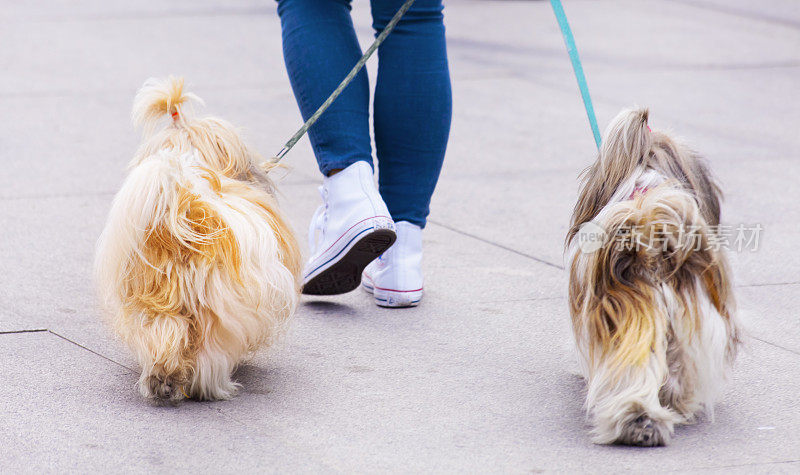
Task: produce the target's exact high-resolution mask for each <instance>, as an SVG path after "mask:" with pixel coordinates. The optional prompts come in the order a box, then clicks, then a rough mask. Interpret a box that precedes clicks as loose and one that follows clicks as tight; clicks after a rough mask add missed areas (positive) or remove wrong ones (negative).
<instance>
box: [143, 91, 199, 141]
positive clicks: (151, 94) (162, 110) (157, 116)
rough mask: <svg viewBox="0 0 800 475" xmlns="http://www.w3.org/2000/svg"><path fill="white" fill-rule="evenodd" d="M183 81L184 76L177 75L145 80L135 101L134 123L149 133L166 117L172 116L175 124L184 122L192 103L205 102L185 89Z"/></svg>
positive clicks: (146, 133)
mask: <svg viewBox="0 0 800 475" xmlns="http://www.w3.org/2000/svg"><path fill="white" fill-rule="evenodd" d="M183 83H184V81H183V78H181V77H175V76H169V77H167V78H166V79H158V78H150V79H148V80H147V81H145V82H144V84H143V85H142V87H141V88H140V89H139V91H138V92H137V93H136V98H135V99H134V101H133V111H132V114H131V117H132V119H133V125H134V126H136V127H142V128H143V129H144V131H145V135H148V134H149V133H150V132H152V131H153V130H154V129H155V127H156V126H157V125H158V123H159V122H160V121H161V119H163V118H164V117H170V116H171V117H172V120H173V122H174V123H175V124H178V125H180V124H182V123H183V121H184V119H185V116H186V114H191V112H192V111H191V107H190V105H191V104H192V103H198V104H201V105H202V104H203V100H202V99H200V98H199V97H197V96H196V95H195V94H192V93H191V92H186V91H185V90H184V84H183Z"/></svg>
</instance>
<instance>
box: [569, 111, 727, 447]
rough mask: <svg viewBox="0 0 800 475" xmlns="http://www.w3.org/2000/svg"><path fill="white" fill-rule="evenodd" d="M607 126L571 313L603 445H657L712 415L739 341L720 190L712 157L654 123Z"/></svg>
mask: <svg viewBox="0 0 800 475" xmlns="http://www.w3.org/2000/svg"><path fill="white" fill-rule="evenodd" d="M647 117H648V112H647V110H646V109H639V110H628V111H623V112H622V113H620V114H619V115H618V116H617V117H616V118H615V119H614V121H613V123H612V124H611V125H610V126H609V128H608V129H607V130H606V133H605V138H604V141H603V145H602V148H601V150H600V154H599V157H598V159H597V161H596V162H595V163H594V164H593V165H592V166H591V167H589V169H588V170H587V171H586V172H585V175H584V183H583V186H582V189H581V192H580V196H579V199H578V203H577V205H576V206H575V211H574V214H573V217H572V226H571V229H570V231H569V234H568V236H567V262H568V265H569V271H570V284H569V298H570V312H571V314H572V324H573V331H574V336H575V340H576V343H577V349H578V358H579V363H580V365H581V369H582V371H583V373H584V376H585V377H586V379H587V382H588V393H587V397H586V408H587V411H588V415H589V417H590V419H591V422H592V425H593V436H594V441H595V442H597V443H622V444H631V445H642V446H654V445H664V444H666V443H668V442H669V439H670V436H671V435H672V432H673V427H674V425H675V424H682V423H691V422H692V421H693V420H694V419H695V417H696V416H697V415H698V414H700V413H702V412H705V413H706V414H709V415H713V413H712V410H713V404H714V402H715V400H716V399H717V398H718V396H719V394H720V391H721V389H722V386H723V383H724V382H725V379H726V375H727V374H728V373H729V370H730V367H731V365H732V363H733V360H734V358H735V356H736V352H737V347H738V345H739V335H740V330H739V325H738V323H737V320H736V318H735V316H734V299H733V295H732V288H731V281H730V277H729V270H728V263H727V260H726V257H725V255H724V253H723V250H722V249H721V248H720V246H718V245H717V244H718V243H719V237H720V236H719V234H718V232H719V220H720V194H721V193H720V190H719V188H718V186H717V185H716V183H715V182H714V180H713V179H712V177H711V174H710V172H709V170H708V167H707V165H706V164H705V162H704V161H703V160H702V159H701V158H700V157H699V156H698V155H696V154H695V153H693V152H692V151H690V150H689V149H687V148H686V147H685V146H683V145H681V144H680V143H678V142H676V141H675V140H673V139H672V138H670V137H669V136H668V135H667V134H665V133H662V132H659V131H651V130H650V128H649V127H648V125H647Z"/></svg>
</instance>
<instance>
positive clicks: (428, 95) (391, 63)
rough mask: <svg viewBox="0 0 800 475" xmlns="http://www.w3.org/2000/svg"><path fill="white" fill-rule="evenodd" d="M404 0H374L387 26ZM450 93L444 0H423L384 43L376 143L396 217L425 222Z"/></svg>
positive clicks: (377, 17)
mask: <svg viewBox="0 0 800 475" xmlns="http://www.w3.org/2000/svg"><path fill="white" fill-rule="evenodd" d="M402 4H403V0H372V18H373V27H374V28H375V30H376V31H378V32H379V31H381V30H382V29H383V28H384V27H385V26H386V24H387V23H388V22H389V20H391V18H392V17H393V16H394V14H395V13H396V12H397V10H398V9H399V8H400V6H401V5H402ZM451 112H452V96H451V90H450V72H449V70H448V65H447V51H446V45H445V33H444V22H443V14H442V2H441V0H417V1H416V2H415V3H414V4H413V5H412V7H411V9H410V10H409V11H408V12H406V14H405V16H404V17H403V18H402V19H401V20H400V23H398V24H397V27H395V29H394V31H392V33H391V34H390V35H389V37H388V38H386V41H385V42H384V43H383V44H382V45H381V46H380V48H379V49H378V79H377V84H376V88H375V103H374V125H375V148H376V152H377V156H378V166H379V183H380V193H381V196H382V197H383V200H384V201H385V202H386V205H387V206H388V208H389V212H390V213H391V215H392V218H393V219H394V220H395V221H396V222H399V221H408V222H410V223H412V224H415V225H417V226H420V227H425V219H426V218H427V216H428V212H429V205H430V200H431V196H432V195H433V190H434V188H435V187H436V182H437V181H438V179H439V172H440V171H441V168H442V161H443V160H444V154H445V148H446V147H447V138H448V135H449V133H450V117H451Z"/></svg>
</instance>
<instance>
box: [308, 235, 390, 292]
mask: <svg viewBox="0 0 800 475" xmlns="http://www.w3.org/2000/svg"><path fill="white" fill-rule="evenodd" d="M396 239H397V234H396V233H395V232H394V230H392V229H386V228H383V229H373V230H371V231H369V232H367V233H366V234H364V235H363V236H361V237H358V238H356V239H354V240H353V242H351V243H350V245H348V246H347V247H345V248H344V249H343V250H342V251H341V254H342V257H341V258H340V259H338V260H337V261H335V262H334V263H333V264H331V265H330V266H329V267H328V268H326V269H324V270H323V271H321V272H320V273H319V274H317V275H316V276H314V277H312V278H311V279H309V280H308V281H307V282H306V283H305V285H303V294H305V295H338V294H344V293H347V292H350V291H352V290H355V289H356V288H357V287H358V286H359V284H360V283H361V273H362V272H363V271H364V269H365V268H366V267H367V265H368V264H369V263H370V262H372V261H374V260H375V259H377V258H378V256H380V255H381V254H383V253H384V252H385V251H386V250H387V249H389V248H390V247H391V246H392V244H394V241H395V240H396Z"/></svg>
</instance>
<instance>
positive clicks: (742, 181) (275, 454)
mask: <svg viewBox="0 0 800 475" xmlns="http://www.w3.org/2000/svg"><path fill="white" fill-rule="evenodd" d="M566 8H567V13H568V15H569V17H570V20H571V22H572V25H573V29H574V31H575V34H576V36H577V38H578V44H579V47H580V49H581V54H582V57H583V59H584V63H585V64H584V65H585V68H586V70H587V74H588V76H589V83H590V86H591V89H592V93H593V96H594V99H595V105H596V108H597V112H598V118H599V120H600V122H601V124H605V123H607V122H608V120H610V118H611V117H613V116H614V115H615V114H616V113H617V111H618V110H619V109H620V108H621V107H625V106H629V105H631V104H634V103H639V104H645V105H648V106H650V107H651V109H652V121H653V124H654V126H656V127H668V128H672V129H674V130H676V131H677V132H678V133H679V134H680V135H681V136H684V137H686V139H687V140H688V141H689V143H691V144H693V145H694V146H695V147H696V148H697V149H698V150H700V151H702V152H703V153H704V154H705V155H707V156H708V157H709V159H710V161H711V163H712V166H713V167H714V169H715V171H716V173H717V175H718V176H719V177H720V179H721V181H722V183H723V185H724V188H725V190H726V194H727V202H726V205H725V208H724V213H725V220H726V222H728V223H732V224H738V223H745V224H754V223H761V224H763V226H764V234H763V236H762V238H763V240H762V242H761V246H760V248H759V250H758V251H757V252H735V253H733V255H732V261H733V266H734V271H735V273H736V276H737V282H738V283H739V287H737V295H738V297H739V303H740V309H741V313H742V315H743V317H745V319H746V321H747V322H748V325H749V328H750V334H751V335H752V338H750V339H749V340H748V348H749V349H748V351H746V352H745V353H744V354H743V355H742V357H741V359H740V361H739V364H738V365H737V367H736V369H735V372H734V377H733V381H732V383H731V386H730V389H729V390H728V392H727V393H726V395H725V399H724V401H723V402H722V403H721V405H720V406H719V410H718V412H717V417H716V421H715V422H714V423H710V422H708V421H703V422H701V423H700V424H697V425H696V426H692V427H688V428H682V429H680V430H679V431H678V434H677V436H676V439H675V442H674V444H673V445H672V446H670V447H668V448H663V449H654V450H644V451H643V450H635V449H625V448H619V447H598V446H594V445H592V444H591V443H590V442H589V440H588V436H587V433H586V429H587V427H586V425H585V423H584V421H583V416H582V410H581V404H582V398H583V390H584V387H583V382H582V381H581V380H580V379H579V378H577V377H576V376H574V374H573V367H574V362H573V359H572V358H571V353H570V349H569V346H570V345H569V328H568V317H567V302H566V295H565V294H566V275H565V273H564V272H563V271H562V270H560V269H559V268H558V266H559V265H560V264H561V252H562V243H563V235H564V233H565V232H566V226H567V224H568V220H569V213H570V209H571V207H572V205H573V203H574V201H575V197H576V193H577V181H576V179H577V175H578V173H579V172H580V170H581V169H582V168H583V167H584V166H586V165H588V164H589V163H590V162H591V160H592V158H593V156H594V153H595V151H594V144H593V142H592V139H591V135H590V133H589V130H588V126H587V124H586V118H585V116H584V112H583V109H582V105H581V102H580V98H579V95H578V93H577V88H576V87H575V82H574V78H573V77H572V73H571V70H570V66H569V62H568V60H567V58H566V55H565V53H564V47H563V44H562V40H561V37H560V34H559V32H558V29H557V26H556V25H555V22H554V20H553V17H552V12H551V11H550V10H549V6H548V4H547V2H527V1H505V2H488V1H485V0H463V1H459V2H450V3H448V4H447V8H446V21H447V28H448V35H449V53H450V64H451V70H452V74H453V86H454V101H455V102H454V122H453V128H452V135H451V141H450V144H449V152H448V159H447V160H446V161H445V169H444V172H443V174H442V180H441V184H440V186H439V189H438V191H437V194H436V196H435V198H434V202H433V204H432V210H433V213H432V215H431V223H430V225H429V226H428V228H427V230H426V231H425V251H426V259H425V264H424V265H425V272H426V296H425V299H424V300H423V303H422V305H421V306H420V307H418V308H415V309H410V310H403V311H392V310H385V309H379V308H377V307H375V306H374V305H373V304H372V302H371V301H370V299H369V297H368V296H367V295H366V294H364V293H362V292H361V291H357V292H353V293H350V294H347V295H345V296H341V297H338V298H319V299H317V298H314V299H309V298H306V299H304V300H303V304H302V305H301V307H300V308H299V310H298V313H297V316H296V319H295V324H294V326H293V327H292V329H291V330H290V332H289V334H288V335H286V337H285V338H284V339H283V340H282V342H281V344H280V345H278V346H277V347H276V348H274V349H272V350H271V351H267V352H263V353H259V354H258V355H257V356H256V357H255V358H254V359H253V360H252V361H250V362H249V363H247V364H246V365H244V366H243V367H242V368H241V369H240V370H239V372H238V373H237V378H238V379H239V380H240V381H241V382H242V383H243V384H244V388H243V391H242V394H241V395H240V396H239V397H238V398H236V399H234V400H233V401H230V402H223V403H210V404H205V403H204V404H196V403H187V404H184V405H181V406H180V407H178V408H156V407H153V406H151V405H149V404H147V403H146V402H144V401H142V400H141V399H140V398H139V397H138V396H137V395H136V394H135V393H134V391H133V388H132V386H133V383H134V382H135V380H136V377H137V372H138V369H137V368H136V367H135V364H134V362H133V361H132V358H131V357H130V354H129V352H128V351H127V349H125V348H124V347H122V345H121V344H120V343H119V342H117V341H116V340H114V339H113V337H111V335H110V334H109V332H108V329H107V327H106V326H105V325H104V324H103V322H102V318H101V317H100V315H99V314H98V312H97V309H96V308H95V306H94V299H93V296H92V290H91V281H90V266H91V256H92V249H93V246H94V242H95V240H96V237H97V235H98V234H99V232H100V229H101V228H102V225H103V222H104V220H105V214H106V212H107V210H108V206H109V203H110V200H111V197H112V196H113V193H114V192H115V191H116V189H117V188H118V186H119V184H120V183H121V181H122V179H123V176H124V167H125V164H126V163H127V161H128V160H129V158H130V155H131V154H132V152H133V150H134V149H135V147H136V145H137V143H138V134H137V133H136V132H135V131H133V130H132V129H131V126H130V125H129V112H130V103H131V100H132V97H133V93H134V92H135V90H136V88H137V87H138V86H139V85H140V84H141V82H142V81H143V80H144V79H145V78H146V77H149V76H157V75H164V74H167V73H179V74H183V75H185V76H186V77H187V79H188V80H189V82H190V83H191V84H192V85H193V89H194V91H195V92H197V93H198V94H199V95H201V97H204V98H205V99H206V102H207V104H208V108H207V111H208V112H209V113H213V114H216V115H220V116H222V117H225V118H226V119H228V120H230V121H231V122H233V123H235V124H237V125H239V126H241V127H243V128H244V129H245V131H246V135H247V137H248V138H249V139H250V140H251V142H252V143H253V144H254V145H255V147H256V148H257V149H258V150H260V151H262V153H264V154H265V155H268V154H270V153H273V152H274V151H276V150H277V149H279V148H280V146H281V145H282V143H283V142H284V141H285V140H286V138H287V137H288V136H290V135H291V134H292V133H293V132H294V131H295V130H296V128H297V127H299V125H300V116H299V113H298V111H297V108H296V105H295V102H294V98H293V97H292V94H291V91H290V88H289V85H288V80H287V78H286V74H285V70H284V67H283V64H282V56H281V50H280V41H279V40H278V38H279V23H278V19H277V17H276V15H275V5H274V4H264V3H263V2H256V1H250V0H243V1H242V0H236V1H233V2H222V3H221V2H218V1H215V0H202V1H200V2H194V1H192V2H189V1H177V2H169V3H163V2H137V3H135V4H130V3H122V2H105V1H102V2H101V1H97V0H93V1H90V2H81V3H80V4H79V5H73V4H72V3H69V2H56V1H53V2H48V3H46V4H25V5H18V4H16V3H14V5H7V6H5V8H0V43H2V44H4V45H9V46H8V47H6V48H2V49H0V64H3V65H7V70H8V71H9V74H6V75H3V76H2V77H0V108H2V110H4V111H7V114H5V115H4V116H3V117H0V143H2V144H3V147H2V150H0V161H2V164H3V169H4V170H5V171H6V172H7V173H4V174H0V207H1V208H2V212H0V229H3V238H2V239H0V262H3V263H4V264H5V265H4V266H3V269H2V273H1V274H2V275H0V361H2V362H3V363H0V368H2V370H3V371H0V387H4V388H7V391H6V393H4V396H6V394H9V395H8V396H7V397H4V398H2V401H3V402H2V403H0V407H2V408H3V411H2V412H3V414H9V415H10V417H9V418H8V419H9V420H10V421H11V424H10V425H9V424H5V425H1V424H0V437H2V438H3V440H7V441H11V442H10V444H9V450H8V451H7V452H5V453H4V457H0V469H2V470H8V471H34V470H42V469H44V470H56V469H58V470H59V471H87V470H90V469H94V470H98V469H99V470H102V469H107V470H109V469H114V470H120V467H123V466H124V467H125V470H126V471H142V472H143V471H152V470H153V469H164V468H167V469H170V468H172V469H173V470H174V469H178V470H197V471H203V472H218V471H232V470H231V468H229V467H231V465H230V464H225V462H226V461H235V463H236V464H237V466H236V468H237V471H240V469H241V468H243V469H245V470H248V471H255V470H260V471H261V470H270V471H291V472H323V471H324V472H337V471H340V472H352V471H356V472H387V471H388V472H395V471H403V472H419V471H436V472H455V471H487V472H507V471H514V472H521V471H539V470H545V471H562V472H563V471H567V472H570V471H603V472H607V471H620V470H637V471H642V470H652V469H653V468H654V467H655V468H656V469H658V470H664V471H669V470H676V471H687V470H691V471H701V472H720V471H725V472H726V473H728V472H741V473H752V472H787V473H793V472H795V471H797V469H798V465H800V462H798V460H800V453H798V451H797V450H796V448H797V447H800V441H798V440H797V436H796V434H795V432H796V431H793V430H792V429H793V427H796V426H797V425H798V422H800V421H798V420H797V418H798V412H797V411H796V410H795V407H796V403H795V399H796V397H795V395H796V394H797V392H798V389H800V388H798V381H797V378H796V375H797V374H798V369H800V368H798V364H800V343H799V342H800V327H798V326H797V325H796V323H797V318H796V311H795V309H794V307H795V306H794V304H793V302H794V301H795V300H797V297H798V296H800V294H798V289H797V282H798V281H800V275H798V269H800V265H798V262H797V257H796V254H797V253H796V252H794V248H795V245H794V243H795V242H796V241H797V240H798V239H800V235H798V231H797V229H796V226H795V225H794V223H796V222H797V221H798V218H800V216H798V215H797V213H798V208H797V206H796V202H797V201H798V199H800V196H798V194H797V193H798V192H797V189H796V187H792V186H791V182H792V180H791V178H792V177H793V176H795V175H797V174H798V171H800V170H798V161H797V154H796V153H794V150H797V149H798V146H800V142H798V140H800V139H798V135H797V134H793V133H791V131H792V130H796V129H797V128H798V126H800V112H798V110H797V108H792V107H789V105H791V104H794V103H796V102H797V99H800V97H799V96H800V91H799V90H798V88H797V85H796V81H795V77H796V73H797V70H798V68H800V27H798V25H800V16H798V15H799V14H800V12H798V11H797V7H796V5H795V4H794V3H793V2H789V1H786V0H771V1H770V2H769V5H767V6H765V7H763V8H761V7H759V8H755V7H753V6H752V4H750V3H748V2H745V1H744V0H734V1H732V2H721V1H719V0H700V1H698V2H685V1H682V0H680V1H679V0H673V1H668V2H667V1H655V0H648V1H637V2H633V1H604V2H595V1H593V2H589V1H579V0H571V1H570V2H567V5H566ZM353 15H354V19H355V24H356V27H357V31H358V34H359V38H360V39H361V41H362V44H366V43H367V42H368V41H370V40H371V38H372V31H371V28H370V26H369V25H370V20H369V5H368V2H354V6H353ZM209 58H213V61H212V60H209ZM368 69H369V71H370V74H371V77H372V78H373V80H374V78H375V72H376V64H375V62H374V61H373V62H372V63H371V64H370V65H369V66H368ZM65 117H67V118H69V120H64V118H65ZM287 164H288V165H289V166H290V168H291V172H290V173H289V175H288V176H287V177H286V178H285V179H284V180H283V181H282V182H281V189H282V193H283V197H282V202H283V206H284V209H285V210H286V212H287V214H288V216H289V219H290V221H291V222H292V224H293V226H294V227H295V229H296V230H297V231H298V232H299V236H300V239H301V242H302V241H304V240H305V229H306V226H307V222H308V219H309V218H310V216H311V214H312V213H313V210H314V208H315V207H316V206H317V204H318V197H317V193H316V190H315V187H316V185H317V184H318V183H319V182H320V178H319V176H318V173H317V171H316V163H315V161H314V158H313V155H312V153H311V150H310V147H309V144H308V141H307V139H304V140H303V141H301V142H300V143H299V144H298V146H297V147H296V148H295V149H294V150H293V151H292V153H291V155H290V156H289V159H288V160H287ZM781 178H783V180H781ZM787 183H788V184H787ZM34 329H49V330H51V332H52V333H51V332H35V333H13V334H8V333H3V332H9V331H19V330H34ZM59 335H60V336H59ZM93 352H94V353H93ZM54 355H55V356H54ZM120 365H121V366H120ZM87 388H92V389H90V390H87ZM98 388H101V389H99V390H98ZM9 391H10V393H9ZM4 422H5V421H4ZM710 448H713V450H712V449H710ZM123 464H127V465H123Z"/></svg>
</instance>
